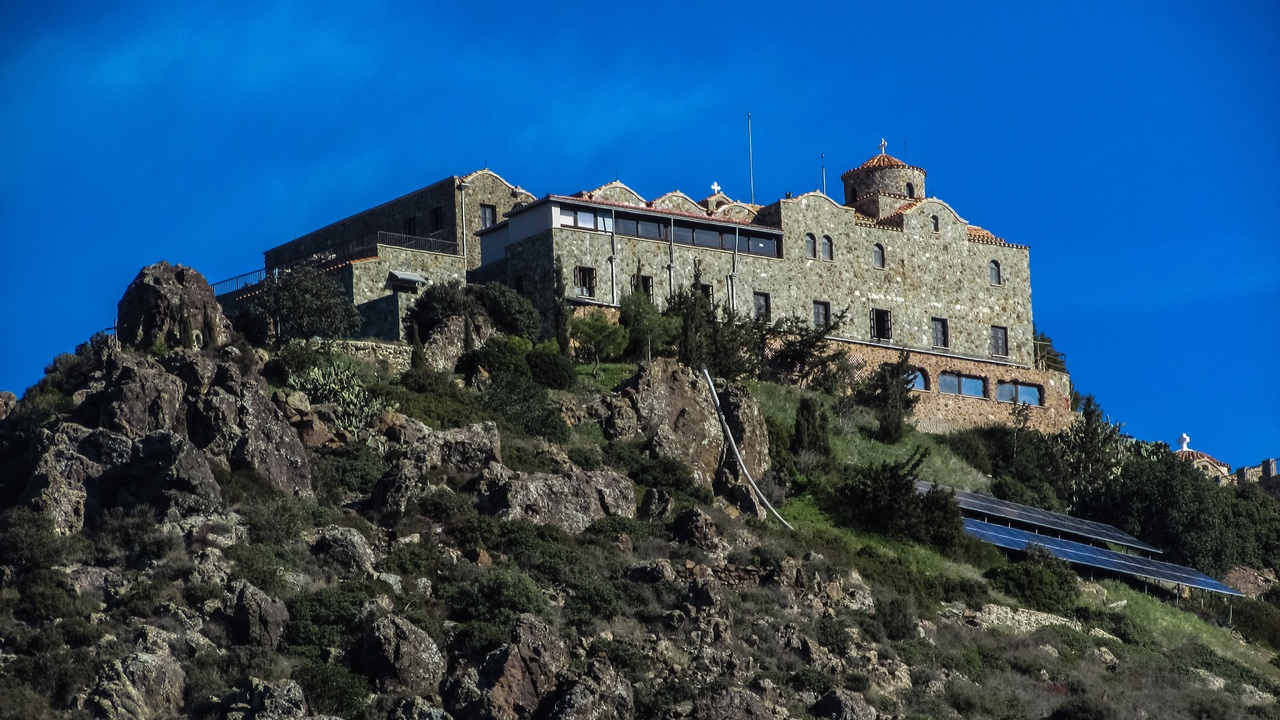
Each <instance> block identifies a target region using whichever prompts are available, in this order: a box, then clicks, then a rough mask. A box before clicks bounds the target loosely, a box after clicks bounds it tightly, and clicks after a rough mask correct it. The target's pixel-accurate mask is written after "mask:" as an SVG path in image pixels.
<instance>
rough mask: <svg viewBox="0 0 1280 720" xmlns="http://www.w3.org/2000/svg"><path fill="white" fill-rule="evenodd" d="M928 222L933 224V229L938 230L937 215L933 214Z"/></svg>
mask: <svg viewBox="0 0 1280 720" xmlns="http://www.w3.org/2000/svg"><path fill="white" fill-rule="evenodd" d="M929 222H930V223H932V225H933V231H934V232H938V216H937V215H933V216H931V217H930V218H929Z"/></svg>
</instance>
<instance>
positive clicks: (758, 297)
mask: <svg viewBox="0 0 1280 720" xmlns="http://www.w3.org/2000/svg"><path fill="white" fill-rule="evenodd" d="M751 306H752V310H753V311H754V313H755V318H756V319H757V320H764V321H765V322H769V320H770V319H772V317H773V308H772V307H771V306H770V304H769V293H762V292H758V293H751Z"/></svg>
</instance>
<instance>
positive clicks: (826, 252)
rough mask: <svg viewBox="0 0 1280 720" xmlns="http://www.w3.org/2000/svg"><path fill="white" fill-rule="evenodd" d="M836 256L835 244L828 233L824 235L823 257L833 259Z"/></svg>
mask: <svg viewBox="0 0 1280 720" xmlns="http://www.w3.org/2000/svg"><path fill="white" fill-rule="evenodd" d="M834 257H835V244H834V243H832V242H831V238H830V237H829V236H827V235H823V236H822V259H823V260H831V259H832V258H834Z"/></svg>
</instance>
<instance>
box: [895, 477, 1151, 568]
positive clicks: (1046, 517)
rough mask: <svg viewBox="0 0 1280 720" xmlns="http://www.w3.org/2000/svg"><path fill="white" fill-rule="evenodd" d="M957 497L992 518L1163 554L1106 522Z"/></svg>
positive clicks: (923, 488) (925, 486)
mask: <svg viewBox="0 0 1280 720" xmlns="http://www.w3.org/2000/svg"><path fill="white" fill-rule="evenodd" d="M932 487H933V485H932V484H931V483H927V482H924V481H920V482H917V483H916V491H917V492H922V493H923V492H928V491H929V489H930V488H932ZM947 489H948V490H951V491H952V492H954V493H955V494H956V504H958V505H959V506H960V509H961V510H968V511H970V512H976V513H982V514H984V515H989V516H991V517H1000V518H1005V519H1007V520H1014V521H1017V522H1024V523H1028V524H1030V525H1037V526H1039V527H1046V528H1052V529H1054V530H1061V531H1062V532H1068V533H1072V534H1074V535H1079V536H1081V537H1087V538H1092V539H1094V540H1101V541H1103V542H1109V543H1115V544H1116V545H1123V546H1125V547H1131V548H1136V549H1138V550H1145V551H1147V552H1151V553H1159V552H1160V550H1159V549H1157V548H1153V547H1151V546H1150V545H1148V544H1146V543H1144V542H1142V541H1141V540H1139V539H1138V538H1136V537H1134V536H1132V535H1130V534H1128V533H1125V532H1121V531H1120V530H1119V529H1118V528H1116V527H1113V526H1111V525H1107V524H1104V523H1099V522H1093V521H1091V520H1081V519H1079V518H1073V517H1071V516H1070V515H1063V514H1062V513H1056V512H1049V511H1048V510H1041V509H1040V508H1033V507H1031V506H1029V505H1019V504H1018V503H1014V502H1009V501H1008V500H1000V499H997V498H993V497H989V496H987V495H978V494H976V493H971V492H965V491H964V490H956V489H954V488H947Z"/></svg>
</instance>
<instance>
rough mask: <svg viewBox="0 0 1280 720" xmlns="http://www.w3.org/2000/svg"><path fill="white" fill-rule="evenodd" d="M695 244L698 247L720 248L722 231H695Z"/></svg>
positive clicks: (702, 229)
mask: <svg viewBox="0 0 1280 720" xmlns="http://www.w3.org/2000/svg"><path fill="white" fill-rule="evenodd" d="M693 244H694V245H697V246H698V247H709V248H718V247H720V231H719V230H706V229H704V228H698V229H697V230H694V231H693Z"/></svg>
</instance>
